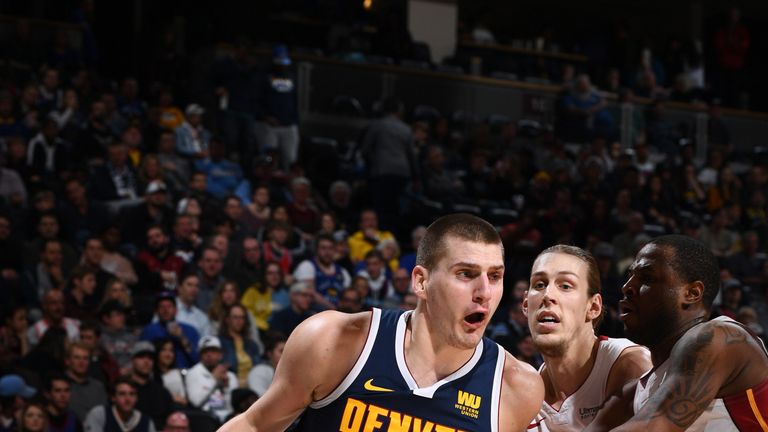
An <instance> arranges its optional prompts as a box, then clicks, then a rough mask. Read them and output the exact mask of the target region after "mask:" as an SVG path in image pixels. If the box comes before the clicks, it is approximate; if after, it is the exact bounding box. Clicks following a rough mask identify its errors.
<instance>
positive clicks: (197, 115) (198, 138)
mask: <svg viewBox="0 0 768 432" xmlns="http://www.w3.org/2000/svg"><path fill="white" fill-rule="evenodd" d="M203 113H205V110H204V109H203V107H201V106H200V105H198V104H196V103H193V104H189V105H187V109H186V110H184V114H185V119H184V122H183V123H182V124H181V126H179V127H177V128H176V130H175V133H176V151H177V152H178V153H179V154H181V155H184V156H187V157H190V158H195V159H203V158H206V157H208V145H209V144H210V140H211V133H210V132H209V131H208V130H207V129H206V128H205V127H204V126H203V123H202V120H203Z"/></svg>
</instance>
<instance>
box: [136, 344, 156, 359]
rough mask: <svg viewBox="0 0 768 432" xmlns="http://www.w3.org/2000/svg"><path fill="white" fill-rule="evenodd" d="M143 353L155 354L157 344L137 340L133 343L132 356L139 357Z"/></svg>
mask: <svg viewBox="0 0 768 432" xmlns="http://www.w3.org/2000/svg"><path fill="white" fill-rule="evenodd" d="M142 354H149V355H154V354H155V346H154V345H152V343H151V342H147V341H139V342H136V344H134V345H133V348H131V357H137V356H140V355H142Z"/></svg>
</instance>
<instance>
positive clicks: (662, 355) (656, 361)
mask: <svg viewBox="0 0 768 432" xmlns="http://www.w3.org/2000/svg"><path fill="white" fill-rule="evenodd" d="M706 320H707V317H706V315H703V314H696V315H693V316H691V315H688V316H684V317H681V318H680V320H679V321H678V322H677V324H676V325H674V326H672V327H670V330H669V331H668V332H666V334H667V336H666V337H664V338H663V339H661V340H660V341H659V342H657V343H655V344H653V345H651V346H648V348H649V349H650V350H651V362H652V363H653V367H654V368H657V367H659V365H661V364H662V363H664V362H665V361H666V360H667V359H668V358H669V355H670V353H671V352H672V348H674V346H675V344H676V343H677V341H679V340H680V338H681V337H683V335H684V334H685V332H687V331H688V330H690V329H691V328H692V327H694V326H696V325H698V324H700V323H702V322H704V321H706Z"/></svg>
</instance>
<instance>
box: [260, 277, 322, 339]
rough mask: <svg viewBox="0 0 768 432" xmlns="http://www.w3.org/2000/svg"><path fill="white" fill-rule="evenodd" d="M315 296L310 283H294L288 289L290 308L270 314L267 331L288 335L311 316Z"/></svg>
mask: <svg viewBox="0 0 768 432" xmlns="http://www.w3.org/2000/svg"><path fill="white" fill-rule="evenodd" d="M315 296H316V291H315V288H314V286H313V285H312V284H311V283H308V282H306V281H298V282H294V283H293V285H291V288H290V300H291V304H290V306H289V307H287V308H285V309H282V310H280V311H278V312H276V313H274V314H272V317H271V318H270V320H269V329H270V330H274V331H278V332H280V333H282V334H284V335H290V334H291V333H292V332H293V329H295V328H296V327H298V325H299V324H301V323H302V322H303V321H304V320H305V319H307V318H309V317H310V316H312V311H311V308H312V303H313V300H314V298H315Z"/></svg>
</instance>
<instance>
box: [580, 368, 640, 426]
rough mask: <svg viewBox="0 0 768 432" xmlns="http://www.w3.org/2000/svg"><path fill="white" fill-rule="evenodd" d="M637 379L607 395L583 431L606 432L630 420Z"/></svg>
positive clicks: (632, 413)
mask: <svg viewBox="0 0 768 432" xmlns="http://www.w3.org/2000/svg"><path fill="white" fill-rule="evenodd" d="M636 387H637V379H633V380H630V381H628V382H627V383H626V384H624V386H623V387H622V388H621V389H619V391H617V392H615V393H613V394H609V395H608V397H607V398H606V399H605V402H603V405H602V406H601V407H600V410H599V411H598V412H597V416H595V419H594V420H593V421H592V423H590V424H589V426H588V427H587V428H586V429H584V432H607V431H609V430H611V429H613V428H615V427H617V426H619V425H622V424H624V423H625V422H626V421H627V420H629V419H630V418H632V415H634V412H633V411H632V402H633V400H634V396H635V388H636Z"/></svg>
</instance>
